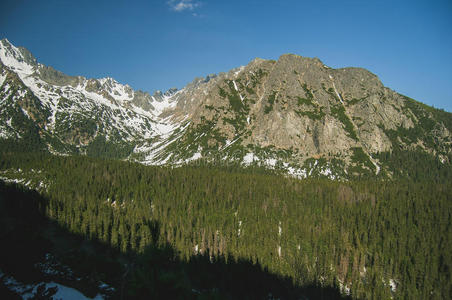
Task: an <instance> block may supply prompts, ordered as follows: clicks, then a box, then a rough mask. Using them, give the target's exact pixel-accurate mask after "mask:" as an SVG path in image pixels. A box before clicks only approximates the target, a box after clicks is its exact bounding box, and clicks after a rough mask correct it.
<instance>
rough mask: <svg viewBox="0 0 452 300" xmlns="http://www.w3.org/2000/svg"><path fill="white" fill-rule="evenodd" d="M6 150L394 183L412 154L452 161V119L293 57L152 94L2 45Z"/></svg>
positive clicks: (0, 120)
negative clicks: (78, 73) (50, 63)
mask: <svg viewBox="0 0 452 300" xmlns="http://www.w3.org/2000/svg"><path fill="white" fill-rule="evenodd" d="M0 61H1V63H0V138H1V139H2V141H1V144H0V145H1V147H2V149H3V150H4V151H9V150H16V149H22V150H23V149H29V150H44V151H49V152H51V153H54V154H60V155H67V154H86V155H90V156H101V157H112V158H121V159H129V160H132V161H138V162H141V163H145V164H154V165H162V164H170V165H181V164H185V163H190V162H192V161H202V162H206V163H210V164H216V163H221V164H230V163H232V164H239V165H260V166H264V167H266V168H270V169H276V170H282V171H283V172H285V173H289V174H292V175H294V176H298V177H307V176H320V177H329V178H333V179H334V178H350V177H357V176H381V177H389V178H391V177H395V176H399V175H400V176H401V175H403V174H404V172H405V171H404V170H403V169H402V167H403V166H402V165H398V164H395V163H394V160H397V159H399V160H400V156H402V155H405V154H406V153H414V154H413V155H421V156H423V157H428V159H430V160H432V161H433V162H435V163H436V164H439V165H446V166H450V163H451V162H452V151H451V150H452V147H451V145H452V135H451V132H452V114H450V113H448V112H444V111H441V110H437V109H434V108H432V107H429V106H427V105H424V104H422V103H420V102H417V101H415V100H413V99H410V98H408V97H405V96H403V95H401V94H398V93H397V92H395V91H393V90H391V89H389V88H387V87H385V86H383V84H382V83H381V82H380V80H379V79H378V77H377V76H375V75H374V74H372V73H370V72H369V71H367V70H365V69H361V68H341V69H332V68H329V67H328V66H326V65H324V64H323V63H322V62H321V61H320V60H319V59H317V58H306V57H301V56H297V55H292V54H285V55H282V56H281V57H280V58H279V59H278V60H277V61H274V60H263V59H255V60H253V61H252V62H250V63H249V64H248V65H247V66H242V67H240V68H237V69H233V70H231V71H229V72H228V73H220V74H218V75H209V76H207V77H205V78H197V79H195V80H194V81H193V82H192V83H190V84H188V85H187V86H186V87H184V88H183V89H181V90H177V89H170V90H168V91H167V92H165V93H162V92H160V91H157V92H156V93H154V94H153V95H150V94H149V93H146V92H142V91H135V90H133V89H132V88H131V87H130V86H128V85H123V84H120V83H118V82H117V81H115V80H114V79H112V78H101V79H88V78H84V77H81V76H68V75H65V74H63V73H61V72H59V71H57V70H55V69H53V68H52V67H48V66H44V65H42V64H40V63H38V62H37V60H36V59H35V58H34V57H33V55H32V54H31V53H30V52H29V51H28V50H26V49H25V48H22V47H19V48H17V47H15V46H13V45H12V44H11V43H9V42H8V41H7V40H6V39H3V40H2V41H1V42H0Z"/></svg>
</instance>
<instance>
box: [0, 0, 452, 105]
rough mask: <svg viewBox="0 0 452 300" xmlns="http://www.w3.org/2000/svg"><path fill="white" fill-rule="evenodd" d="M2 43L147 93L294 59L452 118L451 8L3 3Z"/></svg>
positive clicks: (179, 0) (277, 1) (433, 0)
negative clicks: (367, 75) (380, 86)
mask: <svg viewBox="0 0 452 300" xmlns="http://www.w3.org/2000/svg"><path fill="white" fill-rule="evenodd" d="M3 37H6V38H8V39H9V40H10V41H11V42H12V43H13V44H15V45H16V46H24V47H26V48H28V49H29V50H30V51H31V52H32V53H33V54H34V55H35V56H36V57H37V58H38V60H39V61H40V62H41V63H43V64H47V65H51V66H53V67H54V68H56V69H58V70H60V71H63V72H64V73H67V74H69V75H83V76H87V77H96V78H97V77H105V76H111V77H114V78H115V79H117V80H118V81H120V82H121V83H128V84H130V85H131V86H132V87H133V88H135V89H141V90H145V91H149V92H151V93H152V92H154V91H155V90H157V89H160V90H166V89H168V88H170V87H173V86H174V87H178V88H182V87H183V86H184V85H185V84H187V83H188V82H190V81H192V80H193V79H194V78H195V77H198V76H205V75H207V74H210V73H218V72H222V71H228V70H230V69H232V68H235V67H238V66H240V65H245V64H247V63H248V62H249V61H250V60H252V59H253V58H255V57H261V58H266V59H277V58H278V57H279V56H280V55H281V54H283V53H295V54H299V55H302V56H308V57H318V58H320V59H321V60H322V61H323V62H324V63H325V64H326V65H329V66H331V67H333V68H339V67H347V66H356V67H364V68H366V69H368V70H370V71H371V72H373V73H375V74H377V75H378V76H379V78H380V79H381V80H382V82H383V83H384V84H385V85H386V86H388V87H390V88H392V89H394V90H396V91H398V92H400V93H403V94H405V95H407V96H410V97H412V98H415V99H417V100H419V101H422V102H424V103H427V104H429V105H433V106H435V107H439V108H443V109H445V110H447V111H452V1H451V0H443V1H441V0H425V1H416V0H411V1H397V0H391V1H386V0H378V1H370V0H358V1H348V0H341V1H337V0H335V1H322V0H317V1H301V0H293V1H292V0H290V1H289V0H288V1H284V0H266V1H263V0H261V1H246V0H240V1H236V0H229V1H221V0H172V1H171V0H150V1H113V0H110V1H99V0H95V1H94V0H90V1H84V0H78V1H66V0H41V1H39V0H2V1H1V3H0V38H3Z"/></svg>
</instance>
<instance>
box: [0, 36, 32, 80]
mask: <svg viewBox="0 0 452 300" xmlns="http://www.w3.org/2000/svg"><path fill="white" fill-rule="evenodd" d="M0 61H1V62H2V63H3V64H4V65H5V66H7V67H9V68H10V69H12V70H14V71H18V72H20V73H25V74H29V75H30V74H32V73H33V72H34V68H35V67H36V66H37V61H36V58H35V57H34V56H33V54H31V52H30V51H28V50H27V49H26V48H24V47H15V46H14V45H13V44H11V43H10V42H9V41H8V40H7V39H6V38H4V39H2V40H1V41H0Z"/></svg>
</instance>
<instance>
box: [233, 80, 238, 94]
mask: <svg viewBox="0 0 452 300" xmlns="http://www.w3.org/2000/svg"><path fill="white" fill-rule="evenodd" d="M232 82H233V83H234V88H235V90H236V91H237V92H238V91H239V89H238V88H237V84H236V83H235V80H232Z"/></svg>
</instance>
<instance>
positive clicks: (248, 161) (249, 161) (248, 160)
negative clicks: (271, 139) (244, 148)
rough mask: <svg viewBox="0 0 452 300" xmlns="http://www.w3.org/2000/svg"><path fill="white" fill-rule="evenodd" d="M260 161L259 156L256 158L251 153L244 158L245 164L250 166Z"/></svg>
mask: <svg viewBox="0 0 452 300" xmlns="http://www.w3.org/2000/svg"><path fill="white" fill-rule="evenodd" d="M258 160H259V158H258V157H257V156H255V155H254V153H252V152H250V153H247V154H246V155H245V156H244V157H243V164H245V165H249V164H252V163H253V162H254V161H258Z"/></svg>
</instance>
